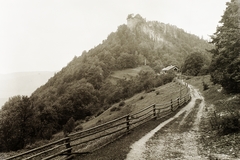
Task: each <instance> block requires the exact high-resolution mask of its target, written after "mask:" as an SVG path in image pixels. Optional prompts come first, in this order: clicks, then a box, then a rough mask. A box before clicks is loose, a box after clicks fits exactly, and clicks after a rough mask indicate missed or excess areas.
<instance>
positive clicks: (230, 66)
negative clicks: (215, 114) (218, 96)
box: [210, 0, 240, 92]
mask: <svg viewBox="0 0 240 160" xmlns="http://www.w3.org/2000/svg"><path fill="white" fill-rule="evenodd" d="M226 4H227V7H226V10H225V12H224V15H223V16H222V19H221V21H220V23H221V24H222V25H221V26H218V27H217V31H216V32H215V33H214V35H213V36H212V37H211V38H212V43H213V44H214V45H215V48H214V49H212V50H210V52H211V53H212V54H213V59H212V63H211V66H210V74H211V77H212V81H213V82H214V83H219V84H221V85H222V86H223V87H224V88H225V89H226V90H227V91H229V92H239V91H240V83H239V82H240V67H239V66H240V57H239V53H240V28H239V23H240V14H239V10H240V9H239V6H240V2H239V1H238V0H231V2H227V3H226Z"/></svg>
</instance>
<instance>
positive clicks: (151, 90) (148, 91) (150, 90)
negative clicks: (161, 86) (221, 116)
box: [146, 88, 155, 93]
mask: <svg viewBox="0 0 240 160" xmlns="http://www.w3.org/2000/svg"><path fill="white" fill-rule="evenodd" d="M153 91H155V89H154V88H150V89H148V90H146V92H147V93H150V92H153Z"/></svg>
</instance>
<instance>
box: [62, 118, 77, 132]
mask: <svg viewBox="0 0 240 160" xmlns="http://www.w3.org/2000/svg"><path fill="white" fill-rule="evenodd" d="M74 128H75V120H74V119H73V117H71V118H70V119H69V120H68V121H67V123H66V124H65V125H64V126H63V132H64V135H67V134H69V133H71V132H72V131H73V129H74Z"/></svg>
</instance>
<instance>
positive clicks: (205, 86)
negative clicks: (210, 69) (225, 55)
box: [202, 81, 209, 91]
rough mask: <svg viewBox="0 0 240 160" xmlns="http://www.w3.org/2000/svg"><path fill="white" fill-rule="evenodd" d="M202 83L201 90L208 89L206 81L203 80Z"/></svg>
mask: <svg viewBox="0 0 240 160" xmlns="http://www.w3.org/2000/svg"><path fill="white" fill-rule="evenodd" d="M202 84H203V90H204V91H205V90H208V89H209V86H208V84H207V83H206V82H204V81H203V82H202Z"/></svg>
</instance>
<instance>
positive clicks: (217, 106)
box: [187, 76, 240, 159]
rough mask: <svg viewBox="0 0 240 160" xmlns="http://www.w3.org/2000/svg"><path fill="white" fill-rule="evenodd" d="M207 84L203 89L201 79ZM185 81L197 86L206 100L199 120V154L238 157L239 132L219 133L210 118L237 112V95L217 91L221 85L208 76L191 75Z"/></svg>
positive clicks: (238, 104) (214, 157)
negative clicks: (205, 88)
mask: <svg viewBox="0 0 240 160" xmlns="http://www.w3.org/2000/svg"><path fill="white" fill-rule="evenodd" d="M203 80H204V82H205V83H207V84H208V86H209V89H208V90H205V91H203V85H202V81H203ZM187 82H188V83H189V84H192V85H193V86H195V87H197V88H199V90H200V92H202V93H203V95H204V97H205V101H206V106H205V108H204V113H203V116H204V117H203V118H202V120H201V125H200V128H201V131H202V132H201V137H200V138H199V143H201V144H202V146H203V148H200V152H201V154H204V155H206V156H207V157H209V159H239V158H240V133H232V134H227V135H219V134H218V133H217V132H218V130H213V129H212V127H211V124H210V119H211V118H213V117H214V112H216V114H217V115H221V114H223V113H226V112H227V111H229V110H231V111H235V112H239V106H240V102H239V99H237V98H236V97H237V95H234V94H226V93H224V91H222V92H219V89H221V87H220V86H219V85H213V84H212V83H211V81H210V76H201V77H193V78H191V79H188V80H187Z"/></svg>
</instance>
